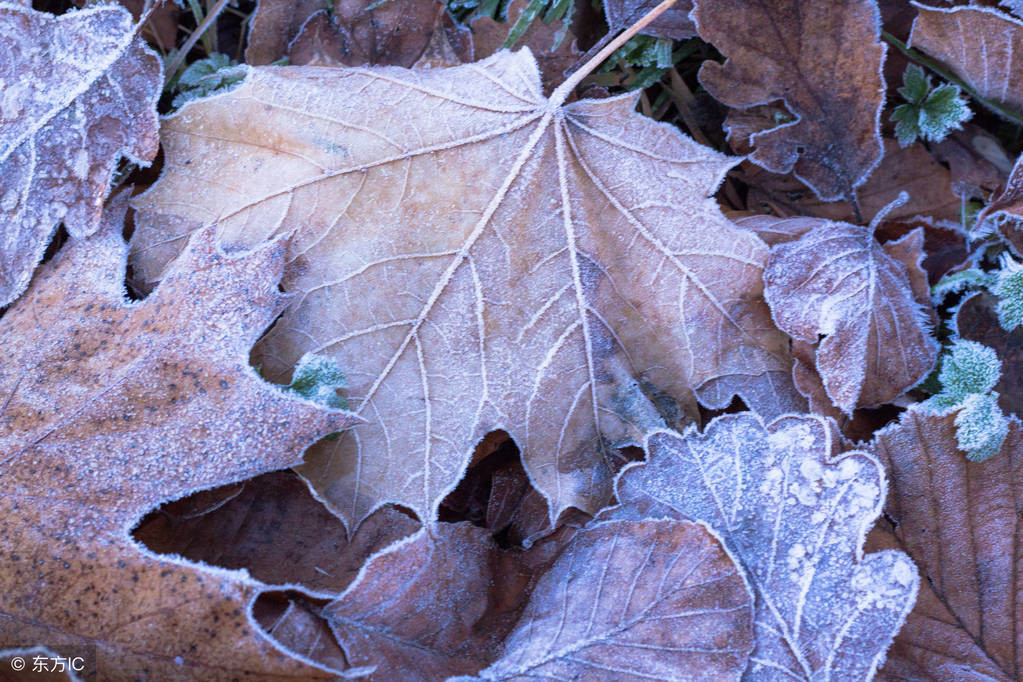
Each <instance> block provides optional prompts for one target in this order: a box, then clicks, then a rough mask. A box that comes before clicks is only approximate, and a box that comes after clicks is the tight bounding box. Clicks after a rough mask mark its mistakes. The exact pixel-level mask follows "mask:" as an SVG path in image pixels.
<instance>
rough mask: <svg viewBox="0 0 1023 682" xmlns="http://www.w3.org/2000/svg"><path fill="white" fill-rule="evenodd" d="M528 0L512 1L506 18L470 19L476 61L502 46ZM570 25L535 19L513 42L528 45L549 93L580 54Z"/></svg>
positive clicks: (563, 77) (557, 21)
mask: <svg viewBox="0 0 1023 682" xmlns="http://www.w3.org/2000/svg"><path fill="white" fill-rule="evenodd" d="M529 3H530V0H512V1H511V2H510V3H509V4H508V8H507V10H506V13H507V21H494V20H493V19H491V18H490V17H477V18H476V19H473V21H472V24H470V28H471V29H472V42H473V54H474V55H475V58H476V59H477V60H481V59H485V58H486V57H490V56H492V55H494V54H496V53H497V52H499V51H500V50H502V49H504V43H505V39H507V37H508V31H510V30H511V28H512V26H514V25H515V22H516V21H518V20H519V16H521V14H522V13H523V12H524V11H525V10H526V7H528V6H529ZM572 29H573V27H572V26H566V25H565V21H564V20H563V19H557V20H555V21H552V22H551V23H549V24H545V23H543V21H540V20H535V21H533V22H532V23H531V24H530V25H529V28H527V29H526V32H525V33H523V34H522V37H521V38H520V39H519V41H518V42H517V43H516V44H515V45H516V46H518V45H524V46H526V47H528V48H529V50H530V51H531V52H532V53H533V56H534V57H535V58H536V61H537V63H538V64H539V66H540V76H541V78H542V79H543V88H544V92H551V91H552V90H553V89H554V88H555V87H556V86H557V85H559V84H560V83H561V82H562V81H563V80H565V72H566V71H567V70H568V69H570V68H572V67H573V66H575V65H576V62H577V61H578V60H579V58H580V57H582V53H581V52H580V51H579V47H578V45H577V44H576V43H577V39H576V35H575V32H574V31H573V30H572Z"/></svg>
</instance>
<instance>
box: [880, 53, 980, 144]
mask: <svg viewBox="0 0 1023 682" xmlns="http://www.w3.org/2000/svg"><path fill="white" fill-rule="evenodd" d="M902 83H903V85H902V87H901V88H899V94H900V95H902V97H903V99H905V100H906V104H900V105H899V106H897V107H895V111H893V112H892V120H893V121H895V122H896V123H895V137H896V138H898V140H899V144H900V145H901V146H903V147H908V146H909V145H911V144H913V142H914V141H915V140H916V139H917V138H918V137H919V138H922V139H924V140H929V141H931V142H940V141H941V140H943V139H945V136H946V135H948V134H949V132H951V131H953V130H958V129H959V128H960V124H961V123H962V122H963V121H966V120H968V119H969V118H970V116H972V115H973V113H972V112H971V111H970V108H969V107H968V106H967V105H966V101H965V100H963V99H962V97H961V96H960V95H961V92H960V90H959V86H958V85H949V84H944V85H939V86H938V87H936V88H934V89H933V90H932V89H931V79H930V78H929V77H928V76H927V75H926V74H924V70H923V69H922V68H921V67H919V66H917V65H916V64H910V65H909V66H907V67H906V71H905V72H904V73H903V75H902Z"/></svg>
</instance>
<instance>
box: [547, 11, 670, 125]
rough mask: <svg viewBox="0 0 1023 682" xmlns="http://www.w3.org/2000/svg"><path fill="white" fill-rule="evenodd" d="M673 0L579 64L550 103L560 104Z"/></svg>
mask: <svg viewBox="0 0 1023 682" xmlns="http://www.w3.org/2000/svg"><path fill="white" fill-rule="evenodd" d="M675 2H676V0H664V2H662V3H661V4H659V5H657V7H654V8H653V9H652V10H650V11H649V12H647V13H646V15H645V16H644V17H643V18H642V19H640V20H639V21H637V22H636V23H635V24H633V25H632V26H630V27H629V28H627V29H625V30H624V31H622V32H621V33H620V34H619V35H618V37H617V38H615V39H614V40H612V41H611V42H610V43H608V44H607V45H605V46H604V48H603V49H602V50H601V51H600V52H598V53H597V54H595V55H593V57H592V58H591V59H590V60H589V61H588V62H586V63H585V64H583V65H582V66H580V67H579V69H578V70H576V71H575V73H573V74H572V75H571V76H569V77H568V80H566V81H565V82H564V83H562V84H561V85H559V86H558V87H557V89H556V90H555V91H554V92H552V93H551V97H550V100H549V102H550V103H551V105H553V106H561V104H562V103H563V102H564V101H565V100H566V99H568V96H569V94H571V92H572V91H573V90H575V88H576V86H577V85H579V83H581V82H582V81H583V79H584V78H586V77H587V76H589V75H590V74H591V73H592V72H593V71H595V70H596V69H597V67H598V66H600V65H601V63H603V61H604V60H605V59H607V58H608V57H610V56H611V55H612V54H614V53H615V52H616V51H617V50H618V48H620V47H621V46H622V45H624V44H625V43H627V42H629V39H630V38H632V36H634V35H636V34H637V33H639V32H640V31H642V30H643V29H644V28H646V27H647V26H648V25H649V24H650V22H652V21H653V20H654V19H656V18H657V17H659V16H661V15H662V14H664V12H665V11H666V10H667V9H668V8H669V7H671V6H672V5H674V4H675Z"/></svg>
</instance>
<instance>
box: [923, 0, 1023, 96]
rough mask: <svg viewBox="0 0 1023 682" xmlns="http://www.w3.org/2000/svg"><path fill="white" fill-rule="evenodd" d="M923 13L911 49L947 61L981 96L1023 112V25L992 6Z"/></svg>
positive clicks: (927, 10)
mask: <svg viewBox="0 0 1023 682" xmlns="http://www.w3.org/2000/svg"><path fill="white" fill-rule="evenodd" d="M913 5H914V6H915V7H916V8H917V11H918V14H917V17H916V19H915V20H914V21H913V31H912V33H911V34H910V36H909V44H910V46H912V47H915V48H917V49H918V50H922V51H923V52H926V53H927V54H929V55H931V56H932V57H936V58H937V59H940V60H941V61H943V62H945V64H947V65H948V67H949V68H950V69H951V70H952V72H953V73H954V74H955V75H956V76H958V77H960V78H962V79H963V81H964V82H965V83H966V84H967V85H969V86H970V87H971V88H972V89H973V90H974V92H976V93H977V94H978V95H980V96H981V97H983V98H985V99H988V100H991V101H992V102H997V103H999V104H1004V105H1006V106H1008V107H1009V108H1010V109H1013V110H1014V111H1023V78H1021V77H1020V68H1019V66H1018V65H1017V64H1016V63H1015V62H1016V59H1018V58H1019V57H1018V53H1019V51H1020V50H1023V21H1020V20H1019V19H1016V18H1015V17H1012V16H1010V15H1008V14H1006V13H1005V12H1001V11H999V10H997V9H995V8H993V7H965V6H963V7H949V8H944V7H928V6H926V5H921V4H919V3H916V2H914V3H913Z"/></svg>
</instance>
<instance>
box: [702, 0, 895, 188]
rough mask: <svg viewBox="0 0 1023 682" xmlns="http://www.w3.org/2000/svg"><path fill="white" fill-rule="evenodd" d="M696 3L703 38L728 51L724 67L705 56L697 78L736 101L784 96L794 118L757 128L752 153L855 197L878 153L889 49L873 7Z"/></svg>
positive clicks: (860, 3)
mask: <svg viewBox="0 0 1023 682" xmlns="http://www.w3.org/2000/svg"><path fill="white" fill-rule="evenodd" d="M694 4H695V9H694V10H693V13H692V15H691V16H692V18H693V20H694V21H695V22H696V26H697V30H698V31H699V33H700V37H701V38H703V39H704V40H706V41H708V42H710V43H713V44H714V46H715V47H716V48H717V49H718V50H720V51H721V53H722V54H724V55H725V56H726V57H727V59H726V61H725V63H724V64H718V63H716V62H704V65H703V67H702V68H701V69H700V75H699V78H700V83H702V84H703V86H704V87H705V88H707V90H709V91H710V93H711V94H712V95H713V96H714V97H715V98H717V99H718V100H720V101H721V102H723V103H725V104H727V105H728V106H730V107H733V108H739V109H745V108H749V107H752V106H757V105H761V104H768V103H771V102H777V101H781V102H783V103H784V104H785V106H786V107H787V108H788V110H789V111H790V112H791V113H792V115H793V117H794V118H795V120H789V121H788V122H784V123H781V124H780V125H777V127H774V128H772V129H770V130H767V131H764V132H759V133H755V134H754V135H752V136H751V138H750V143H751V144H752V146H753V147H754V152H753V154H752V155H751V156H750V159H751V160H752V161H753V162H754V163H756V164H757V165H759V166H762V167H764V168H766V169H767V170H770V171H772V172H775V173H788V172H790V171H791V172H793V173H795V175H796V177H798V178H799V179H800V180H802V181H803V182H805V183H806V184H807V186H809V187H810V188H811V189H812V190H813V191H814V192H815V193H816V194H817V196H818V197H820V198H821V199H822V200H824V201H831V200H835V199H851V198H852V197H853V192H854V190H855V189H856V188H857V187H859V186H860V185H862V184H863V183H864V182H865V181H866V179H867V176H869V175H870V172H871V171H872V170H873V169H874V167H875V166H877V164H878V162H879V161H880V160H881V156H882V146H881V137H880V135H879V131H878V124H879V117H880V112H881V108H882V106H883V105H884V82H883V79H882V77H881V64H882V62H883V61H884V56H885V47H884V45H883V44H882V43H881V41H880V16H879V14H878V10H877V6H876V4H875V3H874V2H872V1H871V0H832V1H831V2H820V3H806V2H800V1H799V0H767V1H766V2H759V3H749V2H743V1H742V0H695V3H694ZM768 27H769V28H768ZM839 74H840V75H839ZM790 118H791V117H790Z"/></svg>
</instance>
